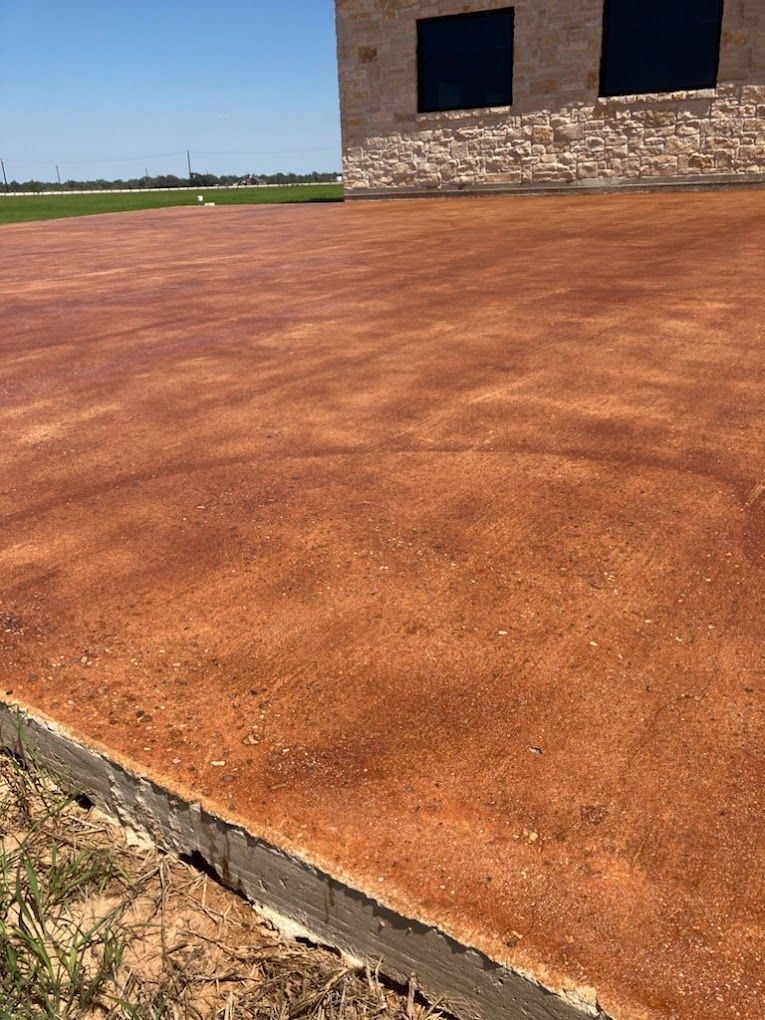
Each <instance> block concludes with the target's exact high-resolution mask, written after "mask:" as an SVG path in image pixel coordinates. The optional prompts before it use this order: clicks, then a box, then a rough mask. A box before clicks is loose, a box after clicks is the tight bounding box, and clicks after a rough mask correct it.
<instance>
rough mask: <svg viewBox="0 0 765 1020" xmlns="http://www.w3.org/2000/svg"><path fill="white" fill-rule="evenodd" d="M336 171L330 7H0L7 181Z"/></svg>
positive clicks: (311, 3)
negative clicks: (188, 171) (58, 172)
mask: <svg viewBox="0 0 765 1020" xmlns="http://www.w3.org/2000/svg"><path fill="white" fill-rule="evenodd" d="M186 149H191V154H192V169H194V170H197V171H205V170H208V171H211V172H213V173H222V172H225V171H230V172H232V173H243V172H245V171H249V170H252V171H260V172H263V173H269V172H274V171H276V170H294V171H296V172H300V171H307V170H314V169H316V170H336V169H339V167H340V126H339V112H338V98H337V70H336V61H335V28H334V5H333V3H332V0H213V2H210V0H206V2H202V0H0V156H2V157H3V158H4V159H5V162H6V168H7V172H8V176H9V179H10V178H15V179H18V180H22V179H28V178H32V177H34V178H37V179H46V180H55V164H56V163H59V164H60V165H61V175H62V179H66V178H69V177H76V178H93V177H108V178H112V177H128V176H130V177H133V176H136V177H138V176H141V174H143V172H144V170H145V169H148V171H149V173H152V174H153V173H176V174H178V175H183V174H185V173H186V155H185V150H186Z"/></svg>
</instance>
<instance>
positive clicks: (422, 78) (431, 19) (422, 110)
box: [416, 4, 515, 116]
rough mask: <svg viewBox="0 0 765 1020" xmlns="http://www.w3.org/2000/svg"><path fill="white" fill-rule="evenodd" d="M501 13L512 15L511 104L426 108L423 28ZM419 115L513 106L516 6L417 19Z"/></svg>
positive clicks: (509, 84) (509, 70)
mask: <svg viewBox="0 0 765 1020" xmlns="http://www.w3.org/2000/svg"><path fill="white" fill-rule="evenodd" d="M500 12H502V13H505V12H509V14H510V41H509V54H510V62H509V63H510V66H509V68H508V72H509V81H508V94H509V102H507V103H499V104H496V105H493V106H485V105H480V106H438V107H435V108H426V106H425V103H424V98H425V97H424V91H425V90H424V85H425V74H424V61H425V54H424V52H423V51H424V46H423V40H422V26H423V25H425V24H430V23H432V22H434V21H458V20H460V21H462V20H465V19H467V18H474V17H477V16H479V17H480V16H485V15H487V14H499V13H500ZM416 25H417V60H416V65H417V113H418V115H422V116H428V115H429V114H430V115H432V114H438V113H458V112H460V111H463V112H467V113H469V112H471V111H473V112H474V111H476V110H502V109H505V108H506V107H508V106H512V105H513V99H514V77H515V6H514V5H513V4H508V5H507V6H506V7H490V8H488V9H482V10H478V11H460V12H458V13H457V14H438V15H435V16H434V17H427V18H417V21H416Z"/></svg>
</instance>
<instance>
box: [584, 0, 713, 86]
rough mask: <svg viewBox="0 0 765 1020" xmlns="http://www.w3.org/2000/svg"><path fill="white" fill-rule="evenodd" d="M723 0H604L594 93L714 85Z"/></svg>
mask: <svg viewBox="0 0 765 1020" xmlns="http://www.w3.org/2000/svg"><path fill="white" fill-rule="evenodd" d="M722 12H723V0H606V7H605V23H604V25H603V65H602V68H601V79H600V94H601V95H602V96H628V95H633V94H635V93H641V92H642V93H645V92H676V91H679V90H686V89H706V88H714V86H715V85H716V84H717V66H718V63H719V60H720V33H721V30H722Z"/></svg>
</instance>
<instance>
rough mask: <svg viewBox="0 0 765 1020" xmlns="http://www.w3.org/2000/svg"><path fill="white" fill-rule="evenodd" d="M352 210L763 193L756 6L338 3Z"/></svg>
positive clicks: (706, 1)
mask: <svg viewBox="0 0 765 1020" xmlns="http://www.w3.org/2000/svg"><path fill="white" fill-rule="evenodd" d="M336 11H337V32H338V54H339V64H340V96H341V108H342V127H343V149H344V173H345V182H346V189H347V194H348V195H349V196H351V197H356V196H371V195H380V194H391V193H393V194H417V193H423V192H425V193H428V192H432V191H442V192H448V191H458V190H469V191H479V190H514V189H531V190H535V189H537V190H538V189H547V188H558V187H560V188H581V187H598V186H615V185H634V184H638V185H641V186H644V185H645V184H655V185H661V184H668V183H673V184H674V183H699V182H700V181H705V182H708V183H711V182H719V183H729V182H734V181H735V182H746V181H765V0H514V3H509V2H508V0H336Z"/></svg>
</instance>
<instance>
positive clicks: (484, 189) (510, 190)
mask: <svg viewBox="0 0 765 1020" xmlns="http://www.w3.org/2000/svg"><path fill="white" fill-rule="evenodd" d="M717 188H742V189H746V188H765V174H746V175H742V174H719V175H718V174H709V175H705V176H701V175H695V176H693V177H656V178H652V179H645V178H644V179H637V180H633V179H618V180H594V181H593V180H588V181H572V182H570V183H563V184H557V183H552V184H478V185H475V186H474V187H469V186H468V187H464V188H453V187H447V188H363V189H362V188H359V189H357V190H355V191H354V190H353V189H351V188H349V187H348V186H347V185H346V187H345V200H346V202H348V201H351V202H355V201H362V200H366V199H380V198H458V197H460V198H478V197H480V196H484V197H485V196H487V195H498V196H499V195H504V196H506V195H519V196H535V195H579V196H581V195H620V194H635V193H637V194H648V193H652V192H657V191H712V190H716V189H717Z"/></svg>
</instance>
